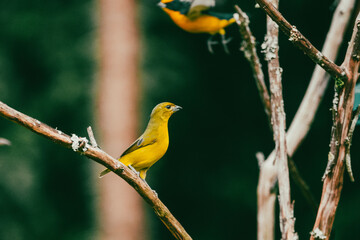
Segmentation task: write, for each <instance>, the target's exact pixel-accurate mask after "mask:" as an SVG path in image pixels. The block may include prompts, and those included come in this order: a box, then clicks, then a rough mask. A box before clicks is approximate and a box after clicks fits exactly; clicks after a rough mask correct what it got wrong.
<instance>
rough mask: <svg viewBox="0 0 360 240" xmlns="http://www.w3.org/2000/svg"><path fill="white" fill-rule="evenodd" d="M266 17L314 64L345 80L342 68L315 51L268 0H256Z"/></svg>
mask: <svg viewBox="0 0 360 240" xmlns="http://www.w3.org/2000/svg"><path fill="white" fill-rule="evenodd" d="M256 2H257V3H258V4H259V5H260V6H261V8H262V9H264V11H265V12H266V14H267V15H268V16H270V17H271V18H272V20H273V21H275V22H276V23H277V24H278V26H279V27H280V29H281V30H282V31H283V32H284V33H285V35H287V36H288V37H289V41H291V42H292V43H293V44H294V45H295V46H297V47H298V48H300V49H301V50H302V51H303V52H304V53H305V54H306V55H308V56H309V57H310V59H311V60H313V61H314V62H315V63H316V64H319V65H320V66H321V67H322V68H323V69H324V70H325V71H327V72H328V73H330V74H331V75H332V76H334V77H338V78H341V79H346V77H347V76H346V73H345V72H344V70H343V69H342V68H340V67H339V66H337V65H336V64H335V63H333V62H332V61H331V60H330V59H328V58H327V57H325V56H324V55H323V54H322V53H321V52H320V51H319V50H317V49H316V48H315V47H314V46H313V45H312V44H311V43H310V41H309V40H307V39H306V38H305V37H304V36H303V35H302V34H301V33H300V31H299V30H297V29H296V27H295V26H294V25H291V24H290V23H289V22H288V21H287V20H286V19H285V18H284V17H283V16H282V14H281V13H280V12H279V11H278V10H277V9H276V7H275V6H274V5H273V4H271V3H270V1H268V0H256Z"/></svg>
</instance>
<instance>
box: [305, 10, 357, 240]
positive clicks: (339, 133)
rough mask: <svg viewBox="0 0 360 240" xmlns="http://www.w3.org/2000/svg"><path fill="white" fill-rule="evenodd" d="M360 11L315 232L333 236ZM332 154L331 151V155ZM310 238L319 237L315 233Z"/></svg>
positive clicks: (346, 64) (338, 87)
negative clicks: (332, 158)
mask: <svg viewBox="0 0 360 240" xmlns="http://www.w3.org/2000/svg"><path fill="white" fill-rule="evenodd" d="M359 30H360V14H359V15H358V17H357V18H356V22H355V26H354V30H353V35H352V38H351V41H350V43H349V47H348V49H347V52H346V56H345V60H344V62H343V64H342V67H343V68H344V69H345V71H346V74H347V81H345V82H343V83H342V84H337V85H336V89H335V91H336V92H337V94H336V96H335V97H336V98H338V100H336V101H334V102H336V103H337V104H336V108H335V109H334V111H335V116H334V123H333V126H334V131H332V138H333V139H335V141H331V143H330V144H331V147H330V151H331V152H330V154H331V155H332V156H333V157H334V166H333V168H332V169H331V171H330V172H328V174H327V175H325V179H324V184H323V191H322V195H321V201H320V206H319V210H318V214H317V216H316V221H315V224H314V227H313V232H312V233H314V232H315V231H317V232H319V231H320V232H321V233H323V235H324V236H325V237H326V239H329V238H330V234H331V230H332V226H333V223H334V219H335V212H336V209H337V206H338V203H339V200H340V195H341V190H342V187H343V177H344V170H345V155H346V141H347V139H348V134H349V127H350V123H351V116H352V110H353V104H354V89H355V84H356V81H357V78H358V70H359V60H360V31H359ZM330 154H329V155H330ZM311 239H316V238H315V237H314V234H312V236H311Z"/></svg>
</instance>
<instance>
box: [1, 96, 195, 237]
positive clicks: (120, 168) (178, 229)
mask: <svg viewBox="0 0 360 240" xmlns="http://www.w3.org/2000/svg"><path fill="white" fill-rule="evenodd" d="M0 116H2V117H4V118H6V119H8V120H10V121H13V122H15V123H17V124H19V125H21V126H23V127H26V128H28V129H30V130H31V131H33V132H35V133H37V134H39V135H41V136H44V137H46V138H47V139H49V140H51V141H53V142H55V143H58V144H60V145H62V146H64V147H66V148H73V150H74V151H76V152H77V153H80V154H82V155H85V156H86V157H88V158H90V159H92V160H94V161H96V162H98V163H100V164H102V165H104V166H105V167H107V168H108V169H110V170H111V171H113V172H114V173H115V174H117V175H118V176H120V177H121V178H123V179H124V180H125V181H126V182H127V183H128V184H130V185H131V186H132V187H133V188H134V189H135V190H136V191H137V192H138V193H139V194H140V196H141V197H142V198H143V199H144V200H145V201H146V202H147V203H148V204H149V205H150V206H151V207H152V208H153V209H154V211H155V214H156V215H157V216H158V217H159V218H160V220H161V221H162V222H163V223H164V224H165V226H166V227H167V228H168V230H169V231H170V232H171V233H172V234H173V235H174V237H175V238H176V239H192V238H191V237H190V236H189V234H188V233H187V232H186V231H185V229H184V228H183V227H182V226H181V224H180V223H179V222H178V221H177V220H176V218H175V217H174V216H173V215H172V214H171V212H170V211H169V209H168V208H167V207H166V206H165V205H164V204H163V203H162V202H161V201H160V199H159V198H157V196H156V194H155V193H154V192H153V191H152V190H151V189H150V187H148V185H147V184H146V183H145V182H144V181H143V180H141V179H140V178H139V177H138V176H137V175H136V174H135V173H134V172H133V171H131V170H130V169H129V168H127V167H126V166H125V165H124V164H122V163H121V162H120V161H118V160H116V159H114V158H113V157H111V156H110V155H108V154H107V153H105V152H104V151H102V150H101V149H99V148H94V147H93V146H90V145H89V144H87V143H86V141H87V140H86V141H85V138H78V140H79V141H78V142H74V141H72V140H71V138H70V136H68V135H66V134H65V133H63V132H61V131H59V130H56V129H54V128H51V127H49V126H48V125H46V124H44V123H41V122H40V121H39V120H36V119H34V118H32V117H29V116H27V115H25V114H23V113H21V112H18V111H16V110H15V109H13V108H11V107H9V106H7V105H6V104H4V103H3V102H1V101H0ZM74 136H75V137H74ZM74 138H76V135H73V139H74ZM75 143H77V144H75ZM72 145H77V148H74V146H72Z"/></svg>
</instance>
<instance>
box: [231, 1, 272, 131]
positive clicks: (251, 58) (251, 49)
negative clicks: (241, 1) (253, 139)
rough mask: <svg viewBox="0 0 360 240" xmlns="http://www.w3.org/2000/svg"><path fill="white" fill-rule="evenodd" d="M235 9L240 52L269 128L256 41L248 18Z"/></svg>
mask: <svg viewBox="0 0 360 240" xmlns="http://www.w3.org/2000/svg"><path fill="white" fill-rule="evenodd" d="M235 9H236V11H237V13H238V14H239V18H238V19H236V23H237V24H238V26H239V31H240V34H241V37H242V39H243V41H242V43H241V48H240V50H241V51H243V52H244V56H245V58H246V60H248V62H249V64H250V66H251V69H252V71H253V76H254V79H255V83H256V86H257V88H258V91H259V95H260V99H261V102H262V103H263V106H264V110H265V113H266V115H267V117H268V120H269V126H270V129H271V130H272V127H271V122H270V121H271V107H270V96H269V91H268V89H267V87H266V84H265V80H264V73H263V71H262V68H261V63H260V59H259V57H258V55H257V52H256V40H255V37H254V36H253V34H252V32H251V30H250V27H249V23H250V21H249V17H248V16H247V15H246V13H245V12H243V11H242V10H241V9H240V8H239V6H237V5H235Z"/></svg>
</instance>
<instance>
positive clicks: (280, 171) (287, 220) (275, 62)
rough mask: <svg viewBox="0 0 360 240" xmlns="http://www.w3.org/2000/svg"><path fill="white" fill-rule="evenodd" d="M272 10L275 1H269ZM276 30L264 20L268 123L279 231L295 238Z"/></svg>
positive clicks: (273, 23) (276, 28) (275, 27)
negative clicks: (269, 116)
mask: <svg viewBox="0 0 360 240" xmlns="http://www.w3.org/2000/svg"><path fill="white" fill-rule="evenodd" d="M271 3H272V4H273V6H274V7H277V6H278V5H279V1H278V0H272V1H271ZM278 35H279V29H278V26H277V24H276V23H275V22H274V21H273V20H271V18H270V17H267V34H266V36H265V41H264V43H263V44H262V48H263V52H264V53H265V60H267V61H268V72H269V81H270V93H271V123H272V125H273V132H274V141H275V164H276V169H277V170H276V172H277V179H278V185H279V207H280V230H281V236H282V237H281V238H282V239H297V234H296V233H295V218H294V210H293V205H292V204H291V197H290V179H289V167H288V159H287V148H286V132H285V128H286V121H285V111H284V101H283V96H282V82H281V74H282V69H281V68H280V63H279V55H278V51H279V45H278Z"/></svg>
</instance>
